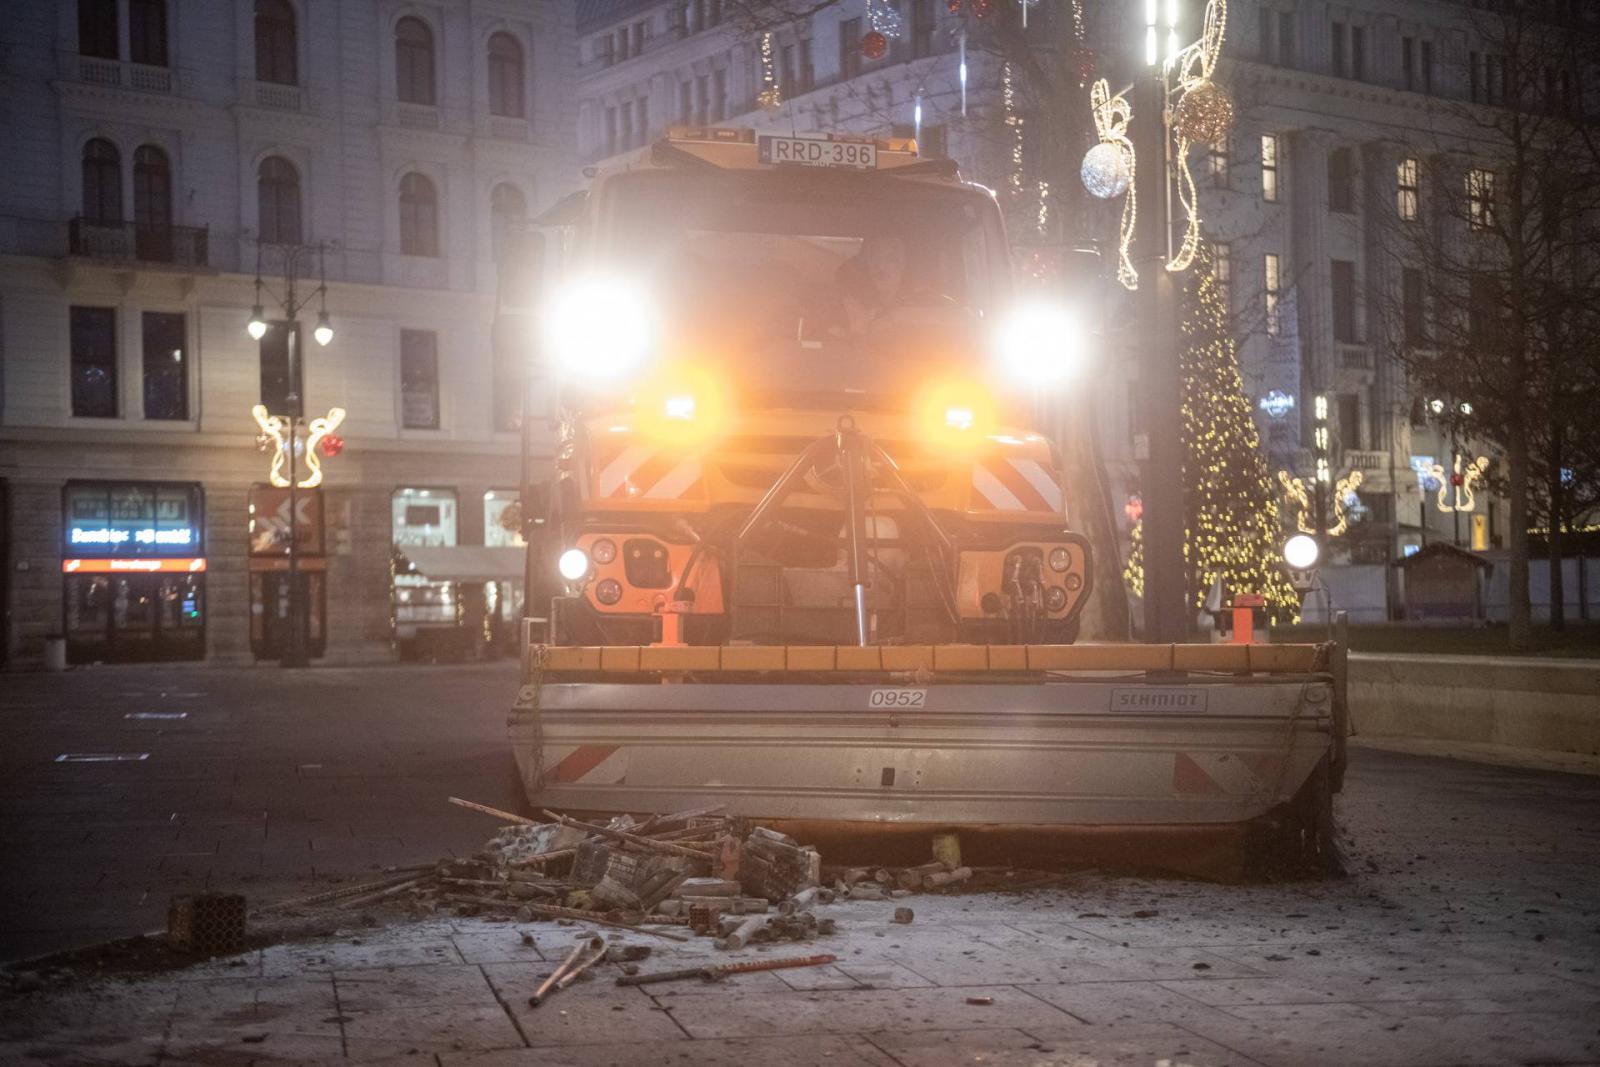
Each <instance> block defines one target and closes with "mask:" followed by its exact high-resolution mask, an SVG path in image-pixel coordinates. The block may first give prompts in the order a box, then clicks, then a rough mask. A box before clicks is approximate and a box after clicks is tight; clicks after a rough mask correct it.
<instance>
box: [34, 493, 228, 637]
mask: <svg viewBox="0 0 1600 1067" xmlns="http://www.w3.org/2000/svg"><path fill="white" fill-rule="evenodd" d="M62 503H63V507H62V514H63V515H64V516H65V522H64V523H63V527H62V539H63V544H62V551H61V557H62V558H61V571H62V586H63V598H64V601H65V603H64V606H63V615H64V619H65V625H64V633H65V636H66V639H67V658H68V660H69V661H70V662H72V663H94V662H107V663H138V662H152V661H164V660H195V659H203V658H204V657H205V653H206V635H205V620H206V607H205V598H206V554H205V530H204V526H203V516H204V514H205V493H204V491H203V490H202V489H201V488H200V486H199V485H197V484H195V483H192V482H68V483H67V485H66V486H65V488H64V489H63V490H62Z"/></svg>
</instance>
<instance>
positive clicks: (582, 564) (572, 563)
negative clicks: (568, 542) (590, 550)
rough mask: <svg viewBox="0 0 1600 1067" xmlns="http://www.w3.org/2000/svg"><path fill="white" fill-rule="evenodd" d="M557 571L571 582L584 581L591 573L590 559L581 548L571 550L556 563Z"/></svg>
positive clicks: (563, 554) (562, 554)
mask: <svg viewBox="0 0 1600 1067" xmlns="http://www.w3.org/2000/svg"><path fill="white" fill-rule="evenodd" d="M556 569H557V570H559V571H560V572H561V577H563V578H565V579H566V580H567V581H569V582H577V581H582V580H583V578H584V576H585V575H587V574H588V573H589V557H588V556H587V555H586V554H585V553H584V551H583V549H581V548H569V549H567V550H566V551H565V552H563V553H561V558H560V559H558V560H557V561H556Z"/></svg>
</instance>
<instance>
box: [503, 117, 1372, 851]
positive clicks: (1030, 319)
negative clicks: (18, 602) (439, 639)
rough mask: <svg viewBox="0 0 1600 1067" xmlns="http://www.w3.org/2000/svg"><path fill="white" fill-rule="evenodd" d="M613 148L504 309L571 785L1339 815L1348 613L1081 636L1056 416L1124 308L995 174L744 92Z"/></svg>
mask: <svg viewBox="0 0 1600 1067" xmlns="http://www.w3.org/2000/svg"><path fill="white" fill-rule="evenodd" d="M590 176H591V178H592V181H591V183H590V184H589V186H588V188H587V189H586V190H584V191H582V192H580V193H577V194H574V195H573V196H571V197H568V198H567V199H566V200H564V201H562V202H561V203H559V204H558V205H557V206H556V207H555V208H553V209H551V210H550V211H549V212H547V213H546V214H545V215H544V216H543V217H541V218H540V219H538V220H536V222H535V224H534V225H533V227H532V228H531V229H530V231H529V233H528V234H525V235H523V237H522V239H521V245H520V253H519V256H520V258H519V261H518V263H519V265H517V266H515V267H512V268H509V269H503V271H502V282H501V296H500V300H499V311H498V321H497V323H496V330H497V338H498V340H497V344H499V345H502V346H509V347H511V348H512V349H514V350H515V351H517V352H518V353H520V354H521V356H519V358H526V360H527V361H528V363H529V366H531V367H532V368H534V371H533V377H532V383H531V384H530V385H529V387H528V390H527V393H526V397H525V401H524V403H525V418H524V424H523V425H524V443H525V456H524V466H525V471H526V477H525V479H524V480H525V484H524V486H523V491H522V497H523V500H522V506H523V519H524V527H525V530H526V534H527V540H528V560H527V571H526V590H527V601H526V602H527V605H528V608H527V610H526V611H525V615H526V616H527V618H526V619H525V621H524V630H525V640H524V655H523V684H522V686H521V689H520V693H519V697H518V700H517V702H516V705H515V707H514V709H513V711H512V714H511V719H510V733H511V741H512V746H513V749H514V753H515V757H516V763H517V773H518V775H519V778H520V784H521V786H522V787H523V788H524V789H525V790H526V793H527V795H528V797H529V798H530V800H531V801H532V803H533V804H534V805H535V806H536V807H538V808H554V809H562V810H566V811H570V812H586V813H622V812H635V813H638V812H666V811H683V810H688V809H695V808H702V807H712V806H718V807H720V808H721V809H722V810H723V811H725V812H727V813H728V814H731V815H737V816H748V817H752V818H757V819H761V820H764V821H766V822H768V823H769V824H777V825H784V824H800V823H807V824H827V825H828V826H831V827H843V828H846V829H848V828H850V827H876V828H880V829H882V828H888V827H902V828H906V829H912V830H919V831H928V830H933V829H938V828H951V827H956V828H959V827H979V826H982V827H997V828H1011V829H1024V830H1027V829H1051V828H1056V829H1061V828H1084V829H1095V830H1106V829H1109V830H1113V831H1137V830H1141V829H1143V830H1159V829H1181V828H1185V827H1187V828H1212V829H1215V828H1224V827H1238V826H1241V825H1244V824H1252V825H1256V826H1260V825H1267V824H1270V826H1271V827H1273V828H1275V829H1274V831H1273V832H1275V833H1278V834H1280V836H1283V837H1284V838H1285V839H1286V840H1291V841H1293V842H1298V843H1299V844H1298V845H1297V846H1296V847H1305V846H1306V845H1307V843H1308V842H1310V843H1311V847H1321V844H1320V842H1317V841H1316V840H1315V838H1316V836H1317V834H1318V833H1319V832H1320V831H1319V827H1321V828H1325V827H1326V824H1327V811H1328V808H1329V803H1330V797H1331V794H1332V792H1333V791H1335V790H1336V789H1337V788H1338V784H1339V780H1340V777H1341V775H1342V770H1343V762H1344V755H1343V752H1344V750H1343V743H1342V737H1343V732H1344V731H1343V723H1344V715H1343V683H1342V677H1341V664H1342V658H1341V655H1340V650H1339V647H1338V645H1337V644H1336V643H1331V642H1330V643H1328V644H1321V645H1311V644H1306V645H1268V644H1251V645H1243V644H1239V645H1202V644H1196V645H1186V644H1179V645H1128V644H1101V645H1095V644H1075V643H1074V642H1075V639H1076V636H1077V632H1078V618H1079V615H1080V613H1081V612H1082V610H1083V608H1084V605H1085V603H1086V602H1087V600H1088V598H1089V597H1090V596H1091V595H1092V594H1093V592H1094V590H1093V589H1092V582H1091V576H1092V574H1093V573H1094V571H1093V567H1092V566H1091V553H1092V552H1093V551H1094V547H1093V546H1091V545H1090V544H1089V543H1088V542H1087V541H1086V539H1085V538H1084V537H1083V536H1081V535H1079V534H1078V533H1075V532H1074V531H1073V530H1072V529H1071V528H1070V527H1069V525H1068V522H1067V515H1066V510H1065V507H1064V492H1063V483H1062V476H1061V465H1060V463H1059V461H1058V453H1057V450H1056V447H1055V446H1054V444H1053V442H1052V440H1050V439H1049V438H1048V437H1047V436H1046V435H1044V434H1042V433H1041V432H1039V429H1040V427H1039V426H1038V425H1036V423H1037V422H1038V417H1037V416H1038V413H1039V412H1041V411H1045V410H1052V409H1054V407H1055V405H1054V404H1053V402H1052V398H1053V397H1055V396H1057V395H1058V394H1059V391H1060V390H1063V389H1067V388H1072V387H1073V381H1072V378H1071V374H1072V372H1073V370H1074V364H1075V363H1081V362H1082V359H1083V353H1082V351H1081V346H1083V345H1084V343H1085V341H1086V338H1085V337H1084V335H1083V330H1082V328H1081V326H1080V325H1079V324H1077V323H1075V322H1074V320H1073V316H1072V309H1071V308H1070V307H1068V306H1064V305H1061V304H1059V303H1054V302H1050V301H1041V300H1038V299H1036V298H1031V297H1029V298H1025V297H1024V296H1023V295H1021V294H1019V293H1018V292H1017V286H1015V285H1014V282H1013V271H1012V267H1011V265H1010V262H1009V258H1008V250H1007V244H1006V238H1005V233H1004V228H1003V226H1002V219H1001V214H1000V211H999V209H998V206H997V203H996V200H995V197H994V195H993V194H992V193H991V192H990V191H988V190H987V189H985V188H983V187H981V186H978V185H974V184H971V183H968V182H964V181H963V180H962V179H961V177H960V175H959V174H958V172H957V169H956V167H955V165H954V164H953V163H952V162H950V161H948V160H936V159H922V158H919V157H918V155H917V151H916V147H915V144H914V143H913V142H911V141H909V140H898V139H896V140H884V139H871V138H858V137H848V136H840V135H832V136H818V135H811V136H782V135H769V134H767V133H764V132H762V133H757V132H756V131H752V130H747V129H729V128H674V129H671V130H669V131H668V132H667V134H666V135H665V137H664V138H663V139H661V140H659V141H657V142H656V143H654V144H652V145H649V146H646V147H644V148H641V149H639V150H638V151H635V152H633V153H631V154H629V155H627V156H624V157H619V158H617V159H615V160H612V161H610V162H608V163H607V164H605V165H603V166H601V167H598V168H596V169H595V170H593V171H592V172H591V173H590ZM519 346H520V347H519ZM1077 373H1078V374H1080V375H1083V374H1086V373H1091V371H1087V370H1086V369H1085V368H1083V367H1081V366H1080V367H1079V368H1078V370H1077ZM1081 383H1082V379H1081V377H1080V379H1079V385H1080V386H1081ZM540 426H544V427H548V432H547V433H545V434H543V435H542V436H541V434H540V433H539V432H538V428H539V427H540ZM552 440H553V444H552V443H551V442H552ZM1102 595H1110V596H1120V595H1122V592H1121V590H1120V589H1112V590H1107V591H1105V592H1104V593H1103V594H1102ZM1263 820H1265V823H1263Z"/></svg>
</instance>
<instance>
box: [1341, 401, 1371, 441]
mask: <svg viewBox="0 0 1600 1067" xmlns="http://www.w3.org/2000/svg"><path fill="white" fill-rule="evenodd" d="M1339 446H1340V447H1341V448H1344V449H1353V450H1355V451H1358V452H1359V451H1360V450H1361V449H1363V448H1365V447H1366V444H1365V442H1363V441H1362V439H1361V397H1359V396H1357V395H1356V394H1355V393H1340V394H1339Z"/></svg>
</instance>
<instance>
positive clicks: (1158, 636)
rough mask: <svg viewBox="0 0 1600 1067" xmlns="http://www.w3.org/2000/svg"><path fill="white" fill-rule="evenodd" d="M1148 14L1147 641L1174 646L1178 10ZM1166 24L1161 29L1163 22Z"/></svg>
mask: <svg viewBox="0 0 1600 1067" xmlns="http://www.w3.org/2000/svg"><path fill="white" fill-rule="evenodd" d="M1135 6H1136V7H1137V8H1138V9H1139V10H1140V11H1141V12H1142V13H1143V16H1144V36H1143V40H1142V42H1141V44H1140V47H1141V48H1142V51H1143V55H1142V59H1143V67H1142V69H1143V74H1142V75H1141V76H1140V77H1139V78H1137V79H1136V81H1135V84H1134V87H1133V94H1134V95H1133V115H1134V119H1133V122H1132V124H1131V127H1132V129H1131V136H1132V140H1133V147H1134V158H1136V159H1137V160H1138V161H1139V163H1140V164H1141V165H1140V166H1139V167H1138V168H1137V169H1136V171H1135V181H1136V183H1137V184H1136V188H1135V194H1136V195H1137V197H1138V203H1139V215H1140V218H1139V227H1138V231H1137V233H1136V234H1135V241H1134V249H1133V251H1134V264H1135V269H1137V271H1138V272H1139V279H1140V281H1139V288H1138V289H1137V290H1136V294H1137V301H1138V304H1139V306H1140V311H1139V321H1140V322H1142V323H1143V325H1144V329H1145V336H1144V344H1143V345H1141V346H1140V347H1141V351H1142V355H1143V364H1142V367H1141V372H1140V373H1141V378H1142V382H1143V392H1144V395H1145V403H1146V408H1145V419H1144V429H1145V435H1146V440H1147V442H1148V452H1147V454H1146V456H1145V469H1144V477H1143V483H1144V572H1145V579H1144V611H1145V625H1144V631H1145V640H1146V641H1147V642H1150V643H1152V644H1167V643H1172V642H1179V641H1182V640H1184V638H1185V636H1186V634H1187V632H1188V618H1187V615H1188V607H1187V605H1188V596H1187V592H1186V590H1185V580H1184V563H1183V539H1184V535H1185V526H1186V523H1185V521H1184V507H1183V442H1182V437H1181V433H1182V427H1183V411H1182V386H1181V380H1180V375H1179V367H1178V330H1177V321H1176V318H1175V309H1176V307H1177V302H1176V299H1175V295H1176V294H1175V292H1174V286H1173V275H1172V274H1171V273H1170V272H1169V271H1168V270H1167V261H1168V259H1169V258H1170V256H1171V240H1172V235H1171V222H1170V218H1171V204H1170V190H1171V170H1170V168H1171V159H1170V154H1169V145H1170V143H1171V137H1170V136H1169V135H1168V123H1169V121H1170V116H1169V115H1168V113H1167V78H1166V60H1169V59H1172V58H1173V57H1175V56H1176V54H1177V46H1176V40H1177V5H1176V3H1173V2H1171V0H1160V2H1158V0H1138V2H1137V3H1136V5H1135ZM1159 20H1164V25H1161V26H1158V21H1159Z"/></svg>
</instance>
